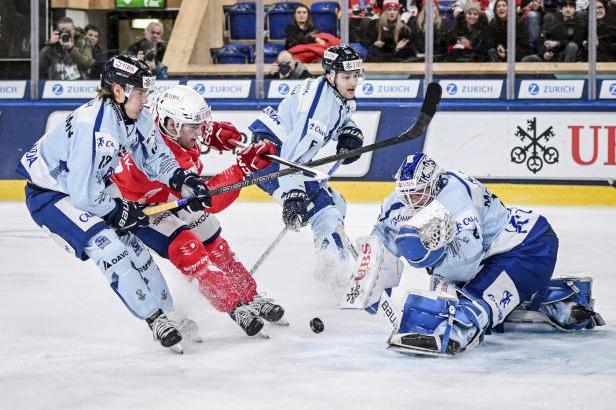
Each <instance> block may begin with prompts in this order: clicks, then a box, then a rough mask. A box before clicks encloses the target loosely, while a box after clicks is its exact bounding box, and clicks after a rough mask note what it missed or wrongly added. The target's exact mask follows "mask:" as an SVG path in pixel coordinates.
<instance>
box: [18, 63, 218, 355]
mask: <svg viewBox="0 0 616 410" xmlns="http://www.w3.org/2000/svg"><path fill="white" fill-rule="evenodd" d="M154 86H155V77H154V75H153V74H152V72H151V71H150V69H149V68H148V66H147V65H145V64H144V63H143V62H141V61H139V60H138V59H136V58H134V57H130V56H116V57H112V58H111V59H110V60H108V61H107V62H106V63H105V68H104V71H103V74H102V77H101V88H100V91H99V95H98V96H97V98H95V99H93V100H91V101H89V102H88V103H86V104H84V105H82V106H81V107H79V108H77V109H76V110H75V111H73V112H72V113H71V114H69V115H68V116H67V118H66V120H65V121H64V122H62V123H60V124H58V125H57V126H55V127H54V128H52V129H51V130H50V131H49V132H47V133H46V134H45V135H43V136H42V137H41V138H40V139H39V140H38V141H37V142H36V143H35V144H34V147H33V148H32V149H30V150H29V151H28V152H27V153H26V154H25V155H24V156H23V157H22V159H21V162H20V163H19V165H18V168H17V171H18V172H19V173H20V174H21V175H23V176H24V177H25V178H26V179H27V185H26V189H25V194H26V206H27V208H28V211H29V212H30V215H31V216H32V219H34V221H35V222H36V223H37V224H38V225H39V226H40V227H41V228H43V229H44V230H45V231H47V232H48V233H49V234H50V235H51V236H52V238H53V239H55V240H56V242H58V243H59V244H60V245H61V246H62V247H63V248H64V249H65V250H66V251H68V252H69V253H71V254H73V255H74V256H76V257H78V258H80V259H81V260H87V259H91V260H92V261H94V263H96V265H97V266H98V268H99V269H100V270H101V272H103V274H104V275H105V277H106V279H107V281H108V282H109V285H110V286H111V288H112V289H113V291H114V292H115V293H116V294H117V295H118V296H119V298H120V299H121V300H122V302H123V303H124V304H125V305H126V307H127V308H128V310H129V311H130V312H131V313H132V314H133V315H135V316H136V317H137V318H139V319H144V320H146V321H147V323H148V325H149V326H150V328H151V329H152V331H153V333H154V337H155V339H157V340H159V341H160V343H161V344H162V345H163V346H164V347H172V346H175V345H176V344H177V343H178V342H179V341H180V340H181V335H180V333H179V331H178V328H177V325H176V324H175V323H174V322H173V321H171V320H169V319H168V318H167V317H166V314H167V313H168V312H170V311H171V310H172V309H173V300H172V298H171V294H170V293H169V289H168V288H167V284H166V283H165V279H164V278H163V276H162V274H161V272H160V270H159V269H158V267H157V266H156V263H155V262H154V260H153V259H152V256H151V255H150V253H149V252H148V250H147V249H146V248H145V246H144V245H143V243H142V242H141V240H139V238H137V236H135V235H134V234H133V232H135V231H136V230H138V229H140V228H141V227H144V226H147V225H148V217H147V216H146V215H145V214H144V213H143V212H142V210H141V207H139V206H138V205H137V204H135V203H132V202H129V201H126V200H124V199H122V198H112V197H111V196H110V195H109V194H108V192H107V191H106V187H107V186H108V185H110V184H111V179H110V178H111V176H112V174H113V172H114V169H115V168H116V166H117V165H118V163H119V160H120V157H121V156H122V154H123V153H124V152H125V151H129V152H130V153H131V155H132V157H133V159H134V161H135V164H136V165H138V166H139V168H140V169H141V170H143V172H145V173H146V174H147V175H148V177H150V178H151V179H155V180H157V181H160V182H162V183H163V184H168V185H172V186H173V187H174V189H176V190H178V191H181V192H182V193H183V195H184V196H187V195H201V196H205V197H207V192H208V191H207V188H206V187H205V186H204V185H203V183H202V182H200V180H199V178H196V176H195V175H194V174H190V173H188V172H185V171H184V170H183V169H182V168H181V167H180V166H179V165H178V163H177V161H176V160H175V158H174V156H173V154H172V153H171V152H170V151H169V149H168V148H167V146H166V145H165V143H164V142H163V141H162V139H161V137H160V135H159V134H158V133H156V132H155V129H154V122H153V121H152V118H151V116H150V112H149V110H147V109H145V107H146V105H147V94H148V92H149V91H151V90H153V88H154Z"/></svg>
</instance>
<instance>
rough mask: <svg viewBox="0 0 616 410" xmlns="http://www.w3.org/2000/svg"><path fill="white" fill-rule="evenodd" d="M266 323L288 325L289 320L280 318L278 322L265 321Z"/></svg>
mask: <svg viewBox="0 0 616 410" xmlns="http://www.w3.org/2000/svg"><path fill="white" fill-rule="evenodd" d="M266 323H269V324H270V325H274V326H282V327H287V326H289V322H287V321H286V320H284V319H280V320H279V321H278V322H266Z"/></svg>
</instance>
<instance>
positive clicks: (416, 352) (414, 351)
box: [387, 345, 455, 357]
mask: <svg viewBox="0 0 616 410" xmlns="http://www.w3.org/2000/svg"><path fill="white" fill-rule="evenodd" d="M387 350H393V351H394V352H397V353H401V354H403V355H406V356H428V357H454V356H455V354H451V353H441V352H437V351H434V350H427V349H421V348H419V347H416V348H410V347H402V346H397V345H389V346H387Z"/></svg>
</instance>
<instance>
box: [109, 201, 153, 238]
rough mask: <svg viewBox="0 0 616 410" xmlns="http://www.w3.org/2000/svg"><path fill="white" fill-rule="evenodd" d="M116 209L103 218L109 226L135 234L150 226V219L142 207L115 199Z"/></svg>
mask: <svg viewBox="0 0 616 410" xmlns="http://www.w3.org/2000/svg"><path fill="white" fill-rule="evenodd" d="M113 200H114V201H115V208H113V210H112V211H111V212H109V213H108V214H107V215H105V216H104V217H103V220H104V221H105V222H107V225H109V226H111V227H112V228H115V229H116V230H118V231H120V232H134V231H136V230H137V229H138V228H140V227H142V226H148V224H149V223H150V218H148V216H147V215H146V214H144V213H143V211H142V210H141V208H140V206H139V205H138V204H136V203H134V202H130V201H127V200H126V199H123V198H113Z"/></svg>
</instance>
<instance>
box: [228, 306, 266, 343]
mask: <svg viewBox="0 0 616 410" xmlns="http://www.w3.org/2000/svg"><path fill="white" fill-rule="evenodd" d="M229 316H231V319H233V320H234V321H235V322H236V323H237V324H238V325H239V326H240V327H241V328H242V330H244V332H246V335H248V336H254V335H256V334H258V333H259V332H260V331H261V329H263V321H262V320H261V319H260V318H259V312H258V311H257V309H256V308H255V307H253V306H252V305H245V304H240V305H238V306H237V307H236V308H235V309H233V310H232V311H230V312H229Z"/></svg>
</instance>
